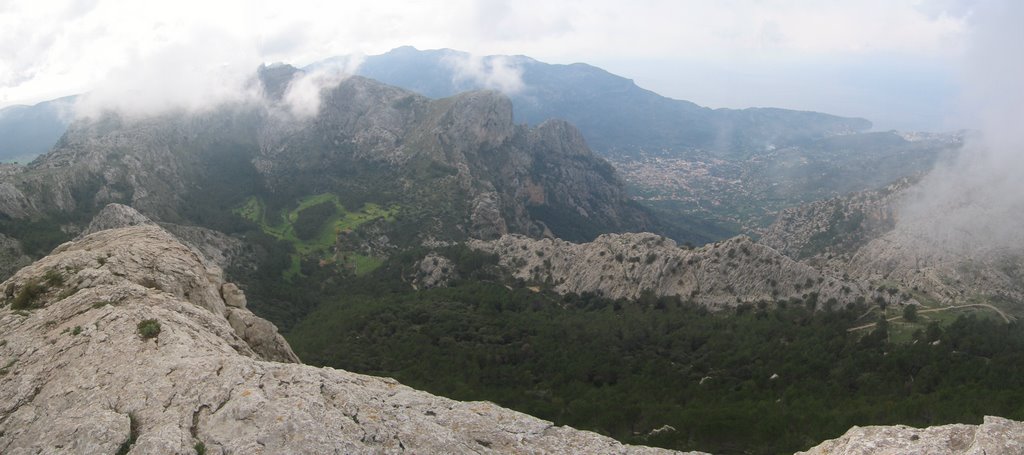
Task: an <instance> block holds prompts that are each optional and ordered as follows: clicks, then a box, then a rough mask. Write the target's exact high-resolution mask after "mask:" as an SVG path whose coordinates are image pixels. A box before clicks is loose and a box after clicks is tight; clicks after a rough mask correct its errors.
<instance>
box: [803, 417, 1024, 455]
mask: <svg viewBox="0 0 1024 455" xmlns="http://www.w3.org/2000/svg"><path fill="white" fill-rule="evenodd" d="M800 453H801V454H804V455H826V454H827V455H905V454H950V455H953V454H979V455H980V454H987V455H1011V454H1020V453H1024V423H1021V422H1015V421H1012V420H1007V419H1003V418H999V417H985V421H984V423H982V424H981V425H943V426H937V427H929V428H920V429H919V428H911V427H907V426H903V425H896V426H884V427H881V426H879V427H853V428H851V429H850V430H849V431H847V432H846V434H844V435H843V436H841V437H839V438H837V439H833V440H830V441H825V442H823V443H821V444H820V445H818V446H816V447H814V448H812V449H810V450H808V451H806V452H800Z"/></svg>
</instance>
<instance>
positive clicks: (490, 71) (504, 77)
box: [445, 54, 524, 95]
mask: <svg viewBox="0 0 1024 455" xmlns="http://www.w3.org/2000/svg"><path fill="white" fill-rule="evenodd" d="M445 63H447V64H448V65H449V66H450V67H451V68H452V69H453V70H455V71H454V72H455V76H454V80H453V81H452V82H453V83H454V84H455V85H456V86H460V85H463V84H466V85H469V86H473V87H483V88H486V89H489V90H497V91H499V92H502V93H504V94H506V95H514V94H516V93H519V92H520V91H522V90H523V88H524V83H523V69H522V68H520V67H519V65H518V63H517V62H516V61H515V58H514V57H505V56H490V57H480V56H477V55H470V54H467V55H461V54H453V55H451V56H448V57H446V58H445Z"/></svg>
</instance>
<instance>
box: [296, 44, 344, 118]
mask: <svg viewBox="0 0 1024 455" xmlns="http://www.w3.org/2000/svg"><path fill="white" fill-rule="evenodd" d="M361 63H362V59H361V58H359V57H354V58H348V59H344V60H334V61H332V62H330V63H328V64H326V65H322V66H320V67H319V68H317V69H315V70H313V71H312V72H310V73H308V74H302V75H299V76H297V77H296V78H294V79H292V81H291V83H290V84H289V85H288V90H287V91H286V92H285V94H284V102H285V105H286V106H287V107H288V110H289V111H290V112H291V114H292V115H295V116H297V117H313V116H315V115H316V114H317V113H319V112H320V99H321V95H322V94H323V91H324V90H325V89H330V88H333V87H337V86H338V84H340V83H341V82H342V81H344V80H345V79H346V78H347V77H349V76H350V75H352V74H353V73H355V71H356V69H358V68H359V65H360V64H361Z"/></svg>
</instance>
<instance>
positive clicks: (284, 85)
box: [256, 63, 302, 101]
mask: <svg viewBox="0 0 1024 455" xmlns="http://www.w3.org/2000/svg"><path fill="white" fill-rule="evenodd" d="M296 74H302V70H300V69H298V68H296V67H294V66H291V65H287V64H283V63H275V64H272V65H260V67H259V69H258V70H256V76H257V78H258V79H259V81H260V85H261V86H262V87H263V95H264V96H265V97H266V98H267V99H270V100H274V101H280V100H281V98H282V97H284V94H285V92H286V91H287V90H288V84H290V83H291V81H292V79H294V78H295V75H296Z"/></svg>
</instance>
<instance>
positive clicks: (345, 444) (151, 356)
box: [0, 224, 669, 454]
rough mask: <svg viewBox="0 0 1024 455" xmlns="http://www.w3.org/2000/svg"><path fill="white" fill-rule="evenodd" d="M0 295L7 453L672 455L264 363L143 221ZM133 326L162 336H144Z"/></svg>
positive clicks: (329, 373) (183, 254) (37, 266)
mask: <svg viewBox="0 0 1024 455" xmlns="http://www.w3.org/2000/svg"><path fill="white" fill-rule="evenodd" d="M0 287H2V288H4V289H6V290H10V291H11V292H10V293H9V294H7V295H8V297H7V299H6V302H5V305H4V306H3V307H0V340H2V341H0V365H5V366H4V368H3V372H2V373H0V453H4V454H29V453H82V454H85V453H90V454H91V453H114V452H116V451H117V450H118V448H119V447H121V446H122V445H123V444H126V443H127V444H131V447H130V448H131V451H130V453H137V454H140V453H180V454H191V453H194V452H195V449H194V447H195V446H196V444H198V443H200V442H201V443H202V444H203V445H204V446H205V447H206V451H207V453H211V454H227V453H247V454H248V453H268V454H270V453H398V452H413V453H469V452H472V453H608V454H627V453H669V451H665V450H660V449H651V448H643V447H631V446H626V445H623V444H620V443H618V442H616V441H614V440H612V439H610V438H607V437H604V436H600V435H597V434H595V433H591V432H586V431H578V430H574V429H572V428H568V427H556V426H553V425H552V424H551V423H550V422H546V421H543V420H540V419H536V418H533V417H530V416H527V415H524V414H521V413H518V412H514V411H510V410H507V409H503V408H500V407H498V406H496V405H494V404H491V403H481V402H469V403H463V402H457V401H453V400H449V399H446V398H441V397H437V396H433V395H430V394H427V393H424V392H420V391H416V390H413V389H410V388H408V387H405V386H403V385H401V384H398V383H397V382H395V381H394V380H391V379H386V378H376V377H370V376H363V375H358V374H353V373H348V372H345V371H339V370H333V369H330V368H314V367H310V366H305V365H298V364H290V363H279V362H274V361H270V360H274V359H275V358H276V359H278V360H294V354H292V353H291V350H290V349H289V348H288V345H287V343H286V342H284V340H283V339H281V338H280V337H279V336H278V335H277V334H276V330H274V329H273V326H272V325H271V324H270V323H268V322H266V321H263V320H261V319H259V318H257V317H255V316H253V315H252V314H251V313H249V312H248V310H246V309H244V308H241V307H238V306H234V305H232V306H228V305H226V304H225V302H224V301H223V300H222V299H221V295H222V291H223V290H224V289H227V290H228V295H232V294H234V290H233V289H232V286H230V285H229V284H227V283H224V281H223V278H222V276H221V274H220V270H219V268H217V267H215V266H213V265H211V264H208V263H207V262H206V260H205V258H203V257H202V255H200V254H198V253H197V252H195V251H194V250H192V249H190V248H188V247H186V246H184V245H182V244H181V243H180V242H178V241H177V240H176V239H175V238H174V237H173V236H172V235H170V234H169V233H167V232H166V231H164V230H163V229H161V228H160V227H158V226H154V225H151V224H141V225H135V226H128V227H121V228H117V229H109V230H103V231H99V232H94V233H91V234H89V235H86V236H84V237H82V238H80V239H78V240H76V241H74V242H69V243H66V244H64V245H61V246H60V247H59V248H57V249H56V250H55V251H54V252H53V253H52V254H51V255H50V256H47V257H45V258H43V259H41V260H39V261H38V262H36V263H34V264H31V265H29V266H28V267H25V268H24V269H22V270H21V271H19V272H18V273H17V274H15V275H14V276H13V277H12V278H11V279H9V280H8V281H6V282H5V283H3V284H2V285H0ZM25 289H34V291H33V292H32V293H31V294H32V296H33V297H32V298H29V299H22V300H19V305H20V306H23V307H26V308H27V309H25V310H17V311H15V310H13V309H12V308H11V305H12V304H13V302H14V301H15V300H18V299H17V297H16V296H18V295H28V294H23V293H24V292H26V291H24V290H25ZM145 320H155V321H156V324H159V328H160V330H159V333H158V334H156V335H155V336H152V337H150V338H146V337H144V336H143V334H142V332H141V331H140V329H139V324H140V322H142V321H145ZM132 435H135V436H136V437H135V438H134V440H133V439H132V438H133V436H132Z"/></svg>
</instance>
